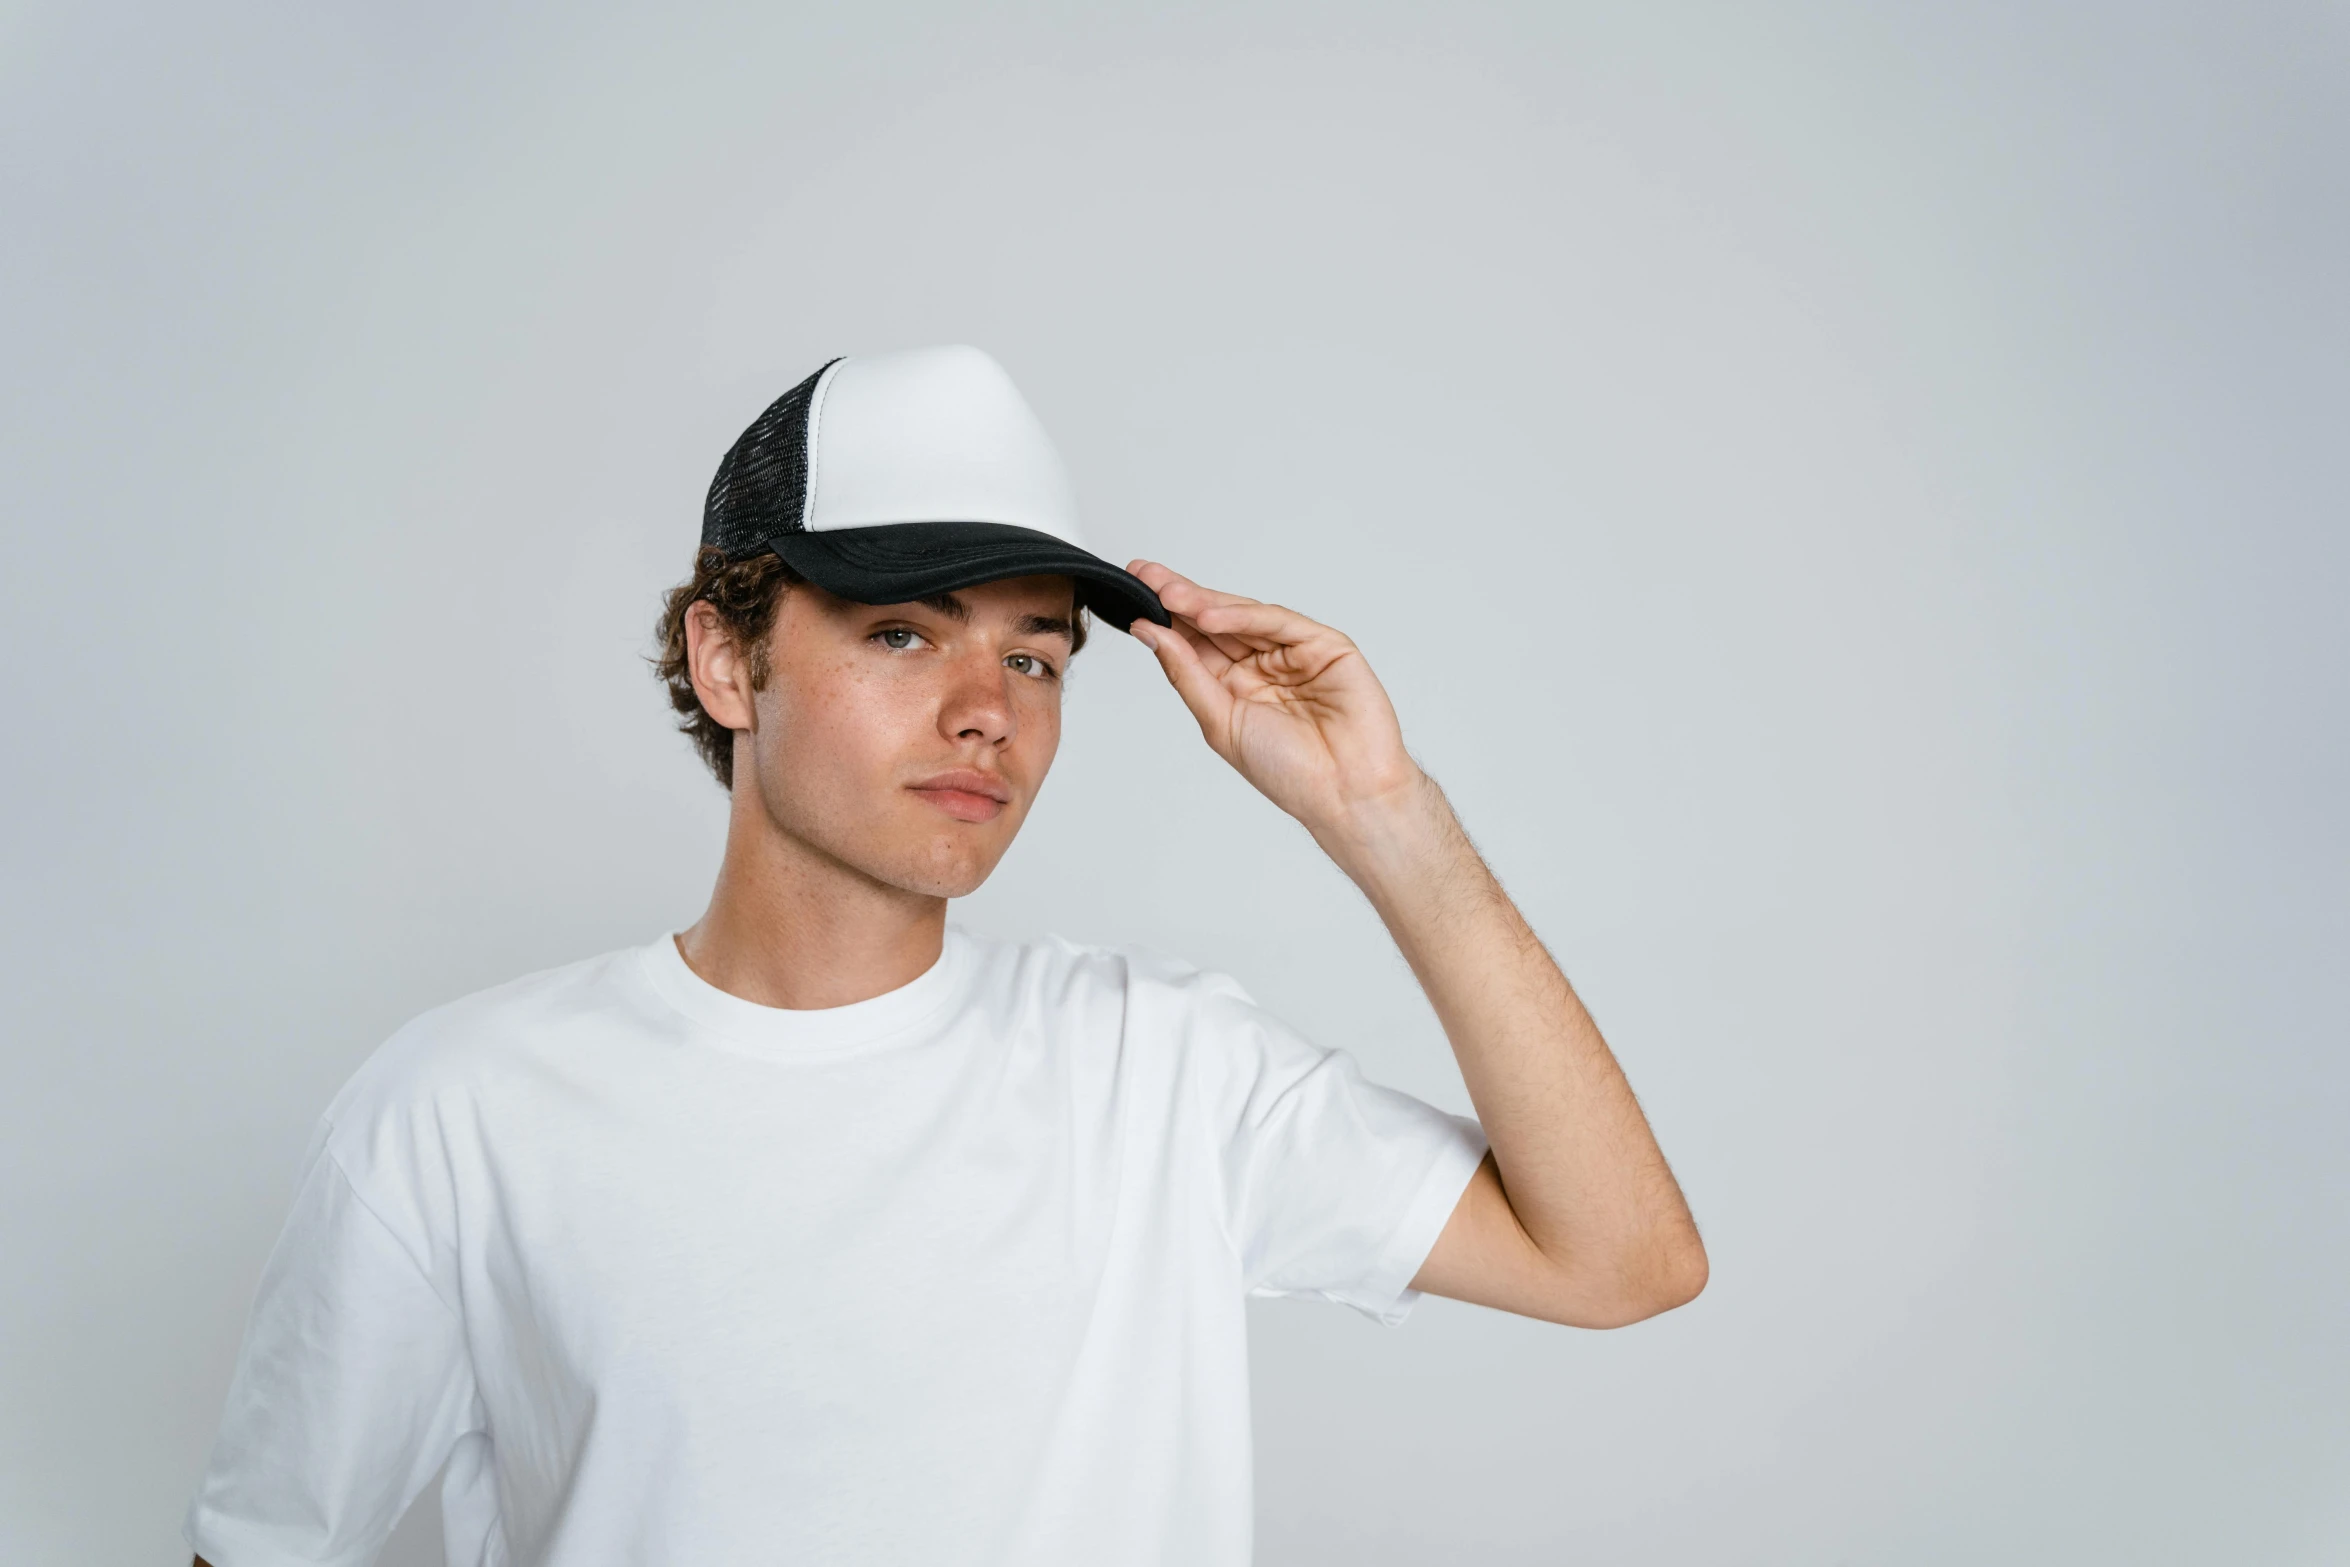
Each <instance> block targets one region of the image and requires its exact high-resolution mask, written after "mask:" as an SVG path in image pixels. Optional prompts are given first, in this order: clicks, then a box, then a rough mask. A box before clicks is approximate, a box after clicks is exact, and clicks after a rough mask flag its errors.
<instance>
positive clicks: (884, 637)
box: [873, 626, 922, 653]
mask: <svg viewBox="0 0 2350 1567" xmlns="http://www.w3.org/2000/svg"><path fill="white" fill-rule="evenodd" d="M873 636H874V640H876V641H878V642H879V643H880V644H881V645H882V646H883V647H885V648H888V649H889V650H890V651H891V652H893V653H903V652H904V651H905V650H906V649H908V648H910V647H912V646H913V645H914V644H915V643H917V642H919V641H921V640H922V633H921V632H919V631H909V630H907V629H906V628H905V627H904V626H892V627H890V628H889V629H888V630H887V631H876V632H875V633H874V634H873Z"/></svg>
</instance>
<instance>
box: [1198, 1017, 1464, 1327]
mask: <svg viewBox="0 0 2350 1567" xmlns="http://www.w3.org/2000/svg"><path fill="white" fill-rule="evenodd" d="M1193 1026H1194V1029H1195V1038H1194V1040H1193V1042H1192V1043H1193V1047H1194V1054H1195V1059H1196V1060H1197V1061H1198V1063H1199V1071H1200V1081H1201V1086H1202V1089H1203V1093H1204V1098H1205V1104H1206V1114H1207V1116H1208V1120H1209V1132H1210V1136H1211V1137H1212V1138H1213V1139H1214V1141H1215V1144H1216V1157H1217V1161H1218V1163H1219V1165H1220V1167H1221V1173H1222V1185H1223V1191H1222V1199H1223V1204H1224V1209H1225V1224H1226V1230H1227V1233H1228V1235H1229V1236H1230V1238H1231V1241H1232V1244H1233V1246H1234V1248H1235V1249H1236V1250H1237V1251H1238V1252H1239V1254H1240V1264H1241V1271H1242V1276H1243V1278H1244V1280H1245V1282H1246V1284H1247V1286H1248V1288H1249V1291H1250V1293H1252V1294H1257V1295H1302V1296H1311V1297H1316V1298H1320V1299H1324V1300H1330V1301H1335V1302H1337V1303H1339V1304H1340V1305H1345V1306H1351V1307H1353V1308H1354V1309H1355V1310H1357V1311H1360V1312H1362V1313H1364V1314H1365V1315H1367V1316H1370V1317H1373V1318H1376V1319H1377V1320H1379V1321H1381V1322H1385V1323H1389V1324H1394V1323H1399V1322H1401V1321H1403V1319H1404V1317H1405V1316H1406V1315H1407V1314H1409V1312H1410V1311H1411V1308H1412V1306H1413V1304H1414V1303H1415V1302H1416V1301H1417V1300H1418V1299H1419V1292H1418V1291H1416V1290H1414V1289H1412V1288H1411V1281H1412V1278H1413V1276H1414V1275H1415V1274H1417V1273H1418V1272H1419V1271H1420V1265H1421V1263H1423V1262H1425V1261H1426V1260H1427V1257H1428V1252H1429V1250H1430V1249H1431V1248H1432V1247H1434V1246H1435V1244H1436V1237H1437V1236H1438V1235H1439V1234H1440V1233H1442V1231H1443V1229H1444V1225H1445V1221H1446V1220H1448V1219H1449V1218H1451V1217H1452V1211H1453V1208H1454V1207H1455V1205H1456V1204H1458V1202H1459V1201H1460V1196H1461V1193H1462V1191H1463V1190H1465V1189H1466V1188H1467V1186H1468V1184H1469V1178H1470V1177H1471V1176H1472V1175H1474V1174H1475V1173H1476V1170H1477V1165H1478V1162H1479V1161H1480V1160H1481V1159H1483V1158H1484V1156H1485V1148H1486V1143H1485V1134H1484V1132H1483V1131H1482V1130H1481V1129H1480V1128H1479V1127H1478V1125H1477V1123H1476V1122H1474V1121H1471V1120H1468V1119H1466V1118H1464V1117H1461V1116H1456V1115H1448V1114H1446V1113H1445V1112H1444V1111H1441V1110H1438V1109H1437V1108H1435V1107H1434V1106H1433V1105H1429V1104H1426V1103H1424V1102H1422V1101H1421V1100H1418V1099H1415V1098H1413V1097H1412V1096H1411V1095H1409V1094H1406V1093H1401V1092H1399V1091H1397V1090H1395V1089H1392V1088H1385V1087H1382V1086H1380V1085H1379V1084H1377V1083H1373V1082H1369V1081H1367V1080H1366V1079H1365V1078H1364V1076H1363V1074H1362V1070H1361V1068H1359V1067H1358V1066H1357V1065H1356V1064H1355V1061H1354V1058H1353V1057H1352V1056H1350V1055H1348V1054H1347V1053H1346V1052H1344V1051H1342V1050H1327V1049H1323V1048H1321V1047H1319V1046H1316V1045H1313V1044H1310V1043H1308V1042H1307V1041H1306V1040H1304V1039H1302V1038H1300V1037H1299V1036H1298V1035H1297V1034H1296V1033H1295V1032H1293V1031H1292V1030H1291V1029H1289V1028H1288V1027H1287V1026H1285V1025H1284V1024H1282V1023H1281V1022H1280V1021H1279V1020H1277V1019H1275V1018H1274V1017H1273V1016H1271V1015H1270V1014H1269V1013H1267V1012H1265V1011H1264V1010H1263V1009H1262V1008H1260V1007H1258V1006H1257V1005H1256V1004H1255V1003H1254V1002H1253V1001H1251V1000H1249V998H1248V996H1247V995H1246V994H1245V993H1244V992H1242V991H1241V990H1240V989H1239V987H1238V986H1236V985H1233V984H1232V983H1231V982H1230V981H1228V980H1221V979H1217V980H1213V981H1212V982H1211V984H1210V987H1209V989H1208V992H1207V993H1206V994H1205V995H1203V996H1202V998H1201V1004H1200V1006H1199V1008H1198V1011H1197V1012H1196V1014H1195V1021H1194V1025H1193Z"/></svg>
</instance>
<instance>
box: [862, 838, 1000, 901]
mask: <svg viewBox="0 0 2350 1567" xmlns="http://www.w3.org/2000/svg"><path fill="white" fill-rule="evenodd" d="M1009 847H1010V845H1009V844H1005V845H1003V846H1002V847H998V848H996V849H995V850H994V852H992V853H987V852H982V851H981V848H980V846H979V845H976V844H971V843H953V842H940V843H934V844H932V845H931V846H930V849H929V852H927V853H923V854H916V855H910V856H908V857H907V859H906V860H905V862H903V863H901V864H897V865H892V866H889V867H888V868H886V869H883V868H879V867H873V868H868V870H867V872H866V874H868V875H870V876H872V877H873V878H874V879H875V880H877V881H883V882H887V883H888V884H889V885H891V886H893V887H897V888H900V889H902V890H904V891H906V892H912V893H919V894H920V895H922V896H923V897H926V898H964V897H969V896H970V895H971V894H972V893H974V892H977V891H978V890H979V889H980V887H982V886H983V885H985V883H986V881H987V878H988V877H990V876H992V875H994V874H995V868H996V866H997V865H998V864H999V863H1000V862H1001V861H1002V860H1003V857H1004V854H1003V851H1004V849H1006V848H1009Z"/></svg>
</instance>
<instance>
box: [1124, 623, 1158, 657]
mask: <svg viewBox="0 0 2350 1567" xmlns="http://www.w3.org/2000/svg"><path fill="white" fill-rule="evenodd" d="M1127 629H1128V630H1129V631H1132V632H1133V633H1134V640H1135V641H1137V642H1139V643H1141V644H1142V645H1143V646H1144V647H1147V648H1149V649H1150V650H1151V651H1152V652H1154V653H1156V652H1157V651H1158V650H1159V628H1158V627H1156V626H1154V625H1152V624H1151V623H1150V622H1149V621H1147V620H1141V619H1137V620H1136V621H1135V622H1134V624H1133V625H1131V626H1129V627H1127Z"/></svg>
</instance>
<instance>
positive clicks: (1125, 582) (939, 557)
mask: <svg viewBox="0 0 2350 1567" xmlns="http://www.w3.org/2000/svg"><path fill="white" fill-rule="evenodd" d="M766 543H767V544H768V545H769V546H770V547H772V548H773V549H774V551H775V553H776V554H778V555H780V556H782V557H783V560H784V563H785V564H786V565H788V566H790V567H791V568H792V569H793V570H794V571H796V572H798V573H799V574H800V575H801V576H803V577H806V578H807V579H808V580H809V581H810V582H813V583H815V584H816V585H817V586H818V587H820V588H822V589H824V590H825V591H826V592H828V593H837V594H839V595H840V596H841V597H842V598H845V599H852V600H854V601H855V602H857V603H859V604H911V603H913V602H915V601H916V600H919V599H926V598H935V597H937V596H938V595H939V594H941V593H952V592H954V591H955V590H956V589H957V588H970V587H977V586H978V585H979V584H980V583H982V582H1000V581H1002V580H1003V579H1004V578H1006V577H1068V578H1070V579H1072V580H1073V581H1075V582H1076V584H1077V602H1078V605H1079V606H1080V607H1081V608H1085V609H1090V610H1092V611H1093V612H1094V615H1095V616H1096V617H1097V618H1099V619H1100V620H1102V621H1104V622H1106V623H1107V624H1109V625H1113V626H1116V627H1117V628H1118V629H1119V630H1120V631H1124V630H1126V629H1127V628H1128V627H1129V626H1131V625H1133V624H1134V622H1135V621H1136V620H1137V619H1142V620H1150V621H1155V622H1157V623H1158V624H1160V625H1162V626H1163V625H1166V624H1167V623H1168V621H1167V610H1166V606H1164V605H1163V604H1161V603H1160V602H1159V596H1158V595H1157V594H1156V593H1153V592H1152V591H1151V590H1150V586H1149V584H1147V583H1145V582H1144V581H1143V580H1142V579H1141V578H1140V577H1137V576H1135V575H1134V574H1133V573H1132V572H1127V571H1121V570H1119V569H1118V568H1117V567H1116V566H1113V565H1111V564H1110V563H1109V562H1108V561H1106V560H1104V559H1102V558H1101V557H1100V556H1099V555H1095V554H1092V553H1090V552H1088V551H1086V550H1082V549H1079V548H1078V547H1077V546H1076V545H1074V544H1071V543H1069V542H1068V541H1067V540H1065V539H1056V538H1054V537H1053V536H1052V535H1051V534H1049V533H1039V532H1038V531H1037V530H1036V529H1034V528H1021V527H1015V526H1013V525H1012V524H1010V523H1002V522H893V523H890V524H887V525H886V526H881V527H872V528H838V529H832V530H828V531H826V532H823V533H777V534H771V535H769V536H768V538H767V540H766Z"/></svg>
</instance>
